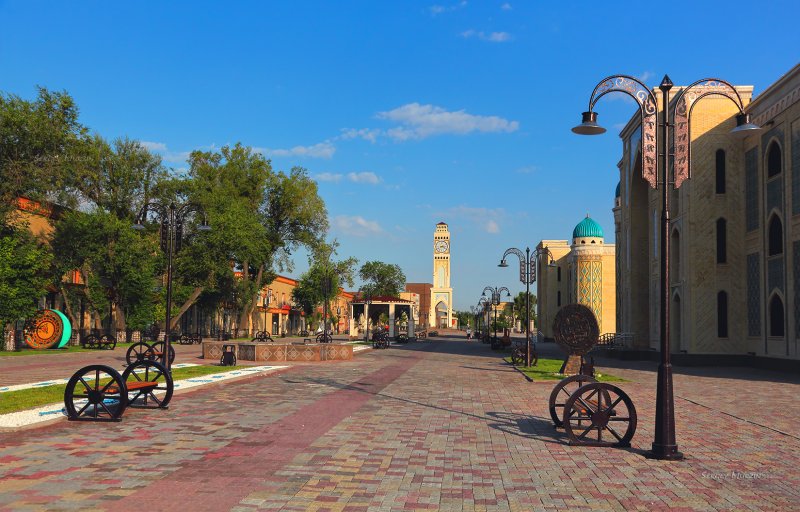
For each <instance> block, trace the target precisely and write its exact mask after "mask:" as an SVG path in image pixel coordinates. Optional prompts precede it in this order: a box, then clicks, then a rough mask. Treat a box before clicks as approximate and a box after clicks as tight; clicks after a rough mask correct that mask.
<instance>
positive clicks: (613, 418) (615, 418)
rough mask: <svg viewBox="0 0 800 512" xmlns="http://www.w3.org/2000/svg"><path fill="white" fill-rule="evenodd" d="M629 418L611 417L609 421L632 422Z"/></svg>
mask: <svg viewBox="0 0 800 512" xmlns="http://www.w3.org/2000/svg"><path fill="white" fill-rule="evenodd" d="M630 420H631V419H630V418H629V417H628V416H611V417H610V418H608V421H630Z"/></svg>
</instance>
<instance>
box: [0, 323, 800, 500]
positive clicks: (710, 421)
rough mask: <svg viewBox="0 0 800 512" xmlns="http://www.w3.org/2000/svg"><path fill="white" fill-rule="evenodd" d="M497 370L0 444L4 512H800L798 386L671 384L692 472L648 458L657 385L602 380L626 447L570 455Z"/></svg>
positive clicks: (388, 359)
mask: <svg viewBox="0 0 800 512" xmlns="http://www.w3.org/2000/svg"><path fill="white" fill-rule="evenodd" d="M500 357H501V355H500V354H496V353H493V352H491V351H490V350H489V348H488V347H487V346H486V345H482V344H480V343H476V342H472V343H469V344H468V343H465V342H464V341H462V340H452V339H451V340H448V339H446V338H439V339H436V340H433V341H429V342H426V343H415V344H410V345H409V346H407V347H404V348H394V347H393V348H391V349H388V350H380V351H371V352H369V353H367V354H363V355H359V356H357V357H356V359H355V360H353V361H348V362H341V363H336V364H322V365H305V366H296V367H293V368H292V369H290V370H288V371H285V372H283V373H281V374H277V375H271V376H265V377H264V376H262V377H254V378H250V379H247V380H243V381H239V382H231V383H221V384H216V385H212V386H208V387H204V388H200V389H198V390H196V391H189V392H184V393H180V394H177V395H176V397H175V398H174V399H173V402H172V404H171V406H170V409H169V410H166V411H130V412H126V415H125V417H124V419H123V421H122V422H121V423H114V424H108V425H98V424H91V423H68V422H59V423H57V424H54V425H50V426H47V427H42V428H37V429H31V430H25V431H21V432H13V433H2V434H0V461H2V466H0V510H74V509H94V510H112V509H118V508H122V509H132V508H137V509H139V508H141V509H145V510H237V511H245V510H260V509H264V510H336V511H342V510H386V511H392V510H625V509H629V510H648V511H650V510H800V506H798V503H800V501H799V500H800V469H799V468H800V439H799V438H798V434H797V433H796V432H795V430H794V424H795V423H796V422H797V419H798V418H799V417H800V401H798V400H797V398H796V397H797V396H798V393H800V379H798V378H797V377H794V376H787V375H785V374H777V373H769V372H759V371H755V370H747V369H740V368H729V369H688V370H684V369H677V371H676V375H675V395H676V420H677V434H678V444H679V446H680V448H681V450H682V451H683V452H684V453H685V454H686V455H687V459H686V460H685V461H682V462H662V461H653V460H649V459H646V458H644V457H643V456H642V453H643V452H644V450H646V449H648V448H649V447H650V443H651V442H652V432H653V416H654V408H653V405H654V404H653V402H654V397H655V387H654V367H652V366H650V365H645V364H639V363H637V364H631V363H625V365H626V366H628V367H629V368H614V369H611V368H608V369H606V368H602V366H603V364H606V365H616V366H618V365H619V364H620V363H618V362H615V361H605V362H602V363H599V364H598V366H599V367H601V370H600V371H611V372H613V373H615V374H618V375H622V376H625V377H627V378H630V379H632V382H625V383H622V384H621V385H620V386H621V387H622V388H623V389H624V390H625V391H626V392H628V393H629V394H630V395H631V397H632V398H633V400H634V402H635V403H636V407H637V409H638V412H639V430H638V431H637V434H636V436H635V437H634V439H633V447H632V448H631V449H630V450H614V449H604V448H584V447H573V446H569V445H567V444H566V442H565V439H564V434H563V433H562V432H560V431H557V430H554V429H553V428H552V424H551V423H550V420H549V414H548V412H547V403H546V400H547V396H548V395H549V393H550V390H551V389H552V386H553V385H554V382H544V383H529V382H527V381H525V380H524V379H523V378H522V377H521V376H520V375H519V374H518V373H517V372H516V371H514V370H513V369H511V368H510V367H508V366H507V365H505V364H504V363H503V362H502V361H501V359H500ZM1 368H2V366H0V369H1ZM689 400H691V401H689ZM695 402H696V403H695ZM698 404H702V405H698ZM776 430H779V431H783V432H785V433H786V434H782V433H780V432H778V431H776ZM787 434H788V435H787ZM129 503H130V505H129Z"/></svg>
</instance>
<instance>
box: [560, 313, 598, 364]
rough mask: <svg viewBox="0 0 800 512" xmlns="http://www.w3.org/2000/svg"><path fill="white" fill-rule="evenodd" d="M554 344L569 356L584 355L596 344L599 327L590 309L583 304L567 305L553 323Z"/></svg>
mask: <svg viewBox="0 0 800 512" xmlns="http://www.w3.org/2000/svg"><path fill="white" fill-rule="evenodd" d="M553 336H554V337H555V340H556V343H558V344H559V345H560V346H561V347H563V348H564V349H565V350H566V351H567V352H568V353H569V354H571V355H581V356H582V355H585V354H586V353H587V352H589V350H591V348H592V347H593V346H594V345H595V344H596V343H597V340H598V338H599V336H600V327H599V326H598V325H597V318H595V316H594V313H593V312H592V310H591V309H589V308H588V307H586V306H584V305H583V304H567V305H566V306H564V307H562V308H561V309H559V310H558V313H556V318H555V320H554V321H553Z"/></svg>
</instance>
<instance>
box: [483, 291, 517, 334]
mask: <svg viewBox="0 0 800 512" xmlns="http://www.w3.org/2000/svg"><path fill="white" fill-rule="evenodd" d="M487 290H488V291H489V293H491V294H492V299H491V301H490V302H491V304H492V306H494V339H495V341H496V340H497V306H499V305H500V298H501V297H500V295H501V294H502V293H503V291H505V292H506V296H507V297H511V292H510V291H508V288H506V287H505V286H501V287H500V288H497V287H495V288H492V287H491V286H487V287H486V288H484V289H483V293H481V297H486V291H487Z"/></svg>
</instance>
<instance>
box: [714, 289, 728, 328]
mask: <svg viewBox="0 0 800 512" xmlns="http://www.w3.org/2000/svg"><path fill="white" fill-rule="evenodd" d="M717 337H719V338H727V337H728V293H727V292H719V293H717Z"/></svg>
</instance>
